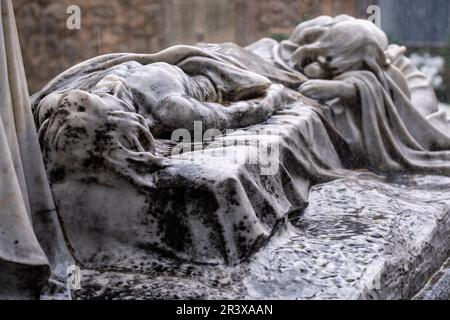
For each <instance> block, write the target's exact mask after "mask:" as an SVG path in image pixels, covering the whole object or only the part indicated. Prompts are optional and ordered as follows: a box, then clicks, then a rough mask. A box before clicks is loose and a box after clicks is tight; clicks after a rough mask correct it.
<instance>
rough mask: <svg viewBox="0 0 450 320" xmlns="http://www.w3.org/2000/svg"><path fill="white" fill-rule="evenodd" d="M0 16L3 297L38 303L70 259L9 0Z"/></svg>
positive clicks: (1, 2)
mask: <svg viewBox="0 0 450 320" xmlns="http://www.w3.org/2000/svg"><path fill="white" fill-rule="evenodd" d="M0 11H1V18H0V298H34V297H36V296H37V294H38V293H39V290H40V288H41V287H42V285H43V284H44V283H45V281H46V280H47V279H48V278H49V276H50V264H51V265H52V269H53V270H54V272H55V273H57V274H60V275H61V277H63V273H64V271H63V270H64V268H65V265H66V264H67V263H68V261H69V260H70V259H69V255H68V253H67V250H66V247H65V244H64V241H63V238H62V234H61V230H60V229H59V223H58V220H57V217H56V210H55V207H54V203H53V199H52V195H51V192H50V187H49V184H48V181H47V177H46V173H45V169H44V165H43V161H42V155H41V152H40V148H39V143H38V139H37V134H36V129H35V126H34V121H33V116H32V113H31V107H30V103H29V95H28V88H27V83H26V79H25V72H24V69H23V62H22V56H21V52H20V46H19V41H18V36H17V30H16V25H15V20H14V12H13V8H12V3H11V1H10V0H0ZM44 251H45V252H44ZM49 259H50V261H51V263H49Z"/></svg>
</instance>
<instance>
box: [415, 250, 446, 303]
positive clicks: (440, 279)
mask: <svg viewBox="0 0 450 320" xmlns="http://www.w3.org/2000/svg"><path fill="white" fill-rule="evenodd" d="M414 300H450V257H449V258H448V260H447V261H446V262H445V263H444V265H443V266H442V268H441V269H439V271H438V272H436V273H435V274H434V275H433V276H432V277H431V279H430V281H428V283H427V284H426V285H425V287H424V288H423V289H422V290H421V291H420V292H419V293H418V294H417V295H416V296H415V297H414Z"/></svg>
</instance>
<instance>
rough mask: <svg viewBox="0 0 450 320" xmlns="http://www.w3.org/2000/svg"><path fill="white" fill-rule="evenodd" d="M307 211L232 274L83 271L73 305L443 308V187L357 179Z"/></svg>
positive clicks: (441, 181) (448, 232) (449, 194)
mask: <svg viewBox="0 0 450 320" xmlns="http://www.w3.org/2000/svg"><path fill="white" fill-rule="evenodd" d="M309 203H310V204H309V207H308V208H307V209H306V210H305V211H304V213H303V214H302V215H301V216H300V217H298V216H297V217H290V218H287V220H286V222H284V223H281V224H280V225H279V226H278V228H277V230H276V232H275V234H274V235H273V236H272V237H271V240H270V241H269V242H268V243H266V245H265V246H264V247H263V248H262V249H261V250H260V251H259V252H258V253H257V254H256V255H254V256H253V257H252V258H251V259H250V260H249V261H247V262H245V263H242V264H240V265H238V266H235V267H225V266H214V265H198V264H189V263H183V262H174V261H173V260H172V261H171V260H167V259H165V258H164V257H161V258H160V259H154V260H153V261H152V262H151V264H150V265H149V264H148V262H147V263H146V264H145V267H144V266H141V265H139V264H136V265H135V266H133V269H134V270H135V271H133V272H129V271H126V272H124V271H121V270H120V269H117V270H114V269H111V270H87V269H85V270H82V281H81V289H80V290H76V291H74V292H73V294H74V298H76V299H97V298H100V299H411V298H414V297H415V298H416V299H438V298H445V297H447V298H448V294H449V290H448V289H449V285H448V282H449V272H448V270H449V269H448V267H449V264H448V261H447V263H445V261H446V259H447V258H448V257H449V256H450V178H447V177H441V176H401V177H392V178H379V177H376V176H374V175H372V174H369V173H367V174H364V173H362V174H361V175H360V176H359V177H351V178H345V179H340V180H336V181H333V182H330V183H326V184H322V185H317V186H315V187H313V189H312V190H311V192H310V194H309ZM149 266H150V267H149ZM433 275H434V276H433ZM430 279H431V280H430Z"/></svg>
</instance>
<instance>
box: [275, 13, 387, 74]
mask: <svg viewBox="0 0 450 320" xmlns="http://www.w3.org/2000/svg"><path fill="white" fill-rule="evenodd" d="M387 47H388V40H387V37H386V35H385V34H384V33H383V31H381V30H380V29H379V28H378V27H376V26H375V25H374V24H373V23H371V22H369V21H367V20H362V19H355V18H352V17H350V16H346V15H341V16H337V17H335V18H331V17H328V16H321V17H318V18H316V19H313V20H310V21H306V22H304V23H301V24H300V25H298V26H297V28H296V29H295V30H294V31H293V32H292V34H291V36H290V38H289V40H286V41H283V42H282V55H283V58H284V59H285V60H286V61H288V63H289V64H290V66H291V67H292V68H295V69H297V70H300V71H302V72H305V74H306V75H307V76H309V77H310V78H333V77H335V76H337V75H340V74H342V73H344V72H347V71H352V70H371V71H373V72H375V73H377V74H378V73H379V72H380V71H381V69H383V68H384V67H385V66H386V65H387V59H386V56H385V54H384V51H385V50H386V49H387Z"/></svg>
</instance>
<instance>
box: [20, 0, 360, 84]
mask: <svg viewBox="0 0 450 320" xmlns="http://www.w3.org/2000/svg"><path fill="white" fill-rule="evenodd" d="M366 2H368V1H366V0H339V1H334V0H322V1H317V0H128V1H126V0H35V1H30V0H14V2H13V5H14V8H15V13H16V21H17V25H18V30H19V34H20V41H21V46H22V53H23V59H24V64H25V70H26V73H27V79H28V83H29V88H30V92H31V93H34V92H36V91H37V90H39V89H40V88H42V86H44V85H45V84H46V83H47V82H48V81H49V80H50V79H52V78H53V77H54V76H55V75H57V74H58V73H60V72H62V71H64V70H65V69H67V68H68V67H70V66H72V65H74V64H75V63H77V62H80V61H83V60H86V59H88V58H91V57H94V56H97V55H100V54H105V53H110V52H149V53H150V52H155V51H158V50H161V49H162V48H164V47H167V46H170V45H173V44H178V43H185V44H194V43H196V42H201V41H205V42H224V41H233V42H237V43H239V44H241V45H245V44H249V43H251V42H253V41H255V40H257V39H259V38H261V37H268V36H270V37H273V38H275V39H282V38H285V37H286V36H287V35H288V34H289V33H290V32H291V30H292V29H293V28H294V27H295V25H296V24H298V23H299V22H301V21H304V20H306V19H310V18H313V17H315V16H318V15H320V14H328V15H336V14H340V13H348V14H351V15H355V16H361V15H364V14H365V9H364V8H367V4H366ZM72 4H76V5H78V6H80V8H81V29H80V30H69V29H68V28H67V27H66V20H67V18H68V17H69V15H68V14H67V13H66V10H67V8H68V6H69V5H72Z"/></svg>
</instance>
